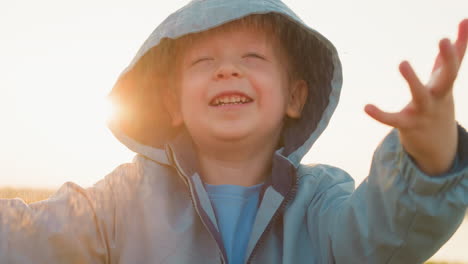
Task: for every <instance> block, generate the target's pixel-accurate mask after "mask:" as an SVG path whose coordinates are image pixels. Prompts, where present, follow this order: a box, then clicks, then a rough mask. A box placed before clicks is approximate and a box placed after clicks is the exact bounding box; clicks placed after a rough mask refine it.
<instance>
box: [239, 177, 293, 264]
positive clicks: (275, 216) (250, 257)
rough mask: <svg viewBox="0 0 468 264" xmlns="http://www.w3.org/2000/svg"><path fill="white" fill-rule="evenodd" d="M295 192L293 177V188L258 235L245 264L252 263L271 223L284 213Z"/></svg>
mask: <svg viewBox="0 0 468 264" xmlns="http://www.w3.org/2000/svg"><path fill="white" fill-rule="evenodd" d="M296 191H297V177H294V184H293V186H292V187H291V189H290V190H289V191H288V193H287V195H286V198H285V199H284V200H283V202H282V203H281V205H280V207H279V208H278V210H276V212H275V214H274V215H273V216H272V217H271V220H270V222H269V223H268V225H267V227H266V228H265V230H263V233H262V234H261V235H260V238H259V239H258V241H257V243H256V244H255V246H254V248H253V250H252V252H251V253H250V256H249V258H248V259H247V261H246V262H245V263H246V264H251V263H252V261H253V257H254V256H255V253H256V251H258V249H259V248H260V246H261V245H262V244H263V241H264V240H265V237H266V236H265V234H267V233H268V232H269V231H270V229H271V228H272V226H273V223H274V222H275V221H276V219H277V218H278V216H279V215H280V214H281V213H283V212H284V209H285V207H286V205H287V204H288V203H289V202H290V201H291V200H292V199H293V198H294V196H295V195H296Z"/></svg>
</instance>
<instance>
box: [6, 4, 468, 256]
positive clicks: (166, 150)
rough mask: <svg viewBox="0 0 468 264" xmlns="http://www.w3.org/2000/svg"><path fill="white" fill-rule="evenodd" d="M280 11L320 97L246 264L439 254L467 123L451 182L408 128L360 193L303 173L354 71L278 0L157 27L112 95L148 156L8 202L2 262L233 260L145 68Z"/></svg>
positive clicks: (284, 155) (276, 169) (379, 159)
mask: <svg viewBox="0 0 468 264" xmlns="http://www.w3.org/2000/svg"><path fill="white" fill-rule="evenodd" d="M272 12H273V13H277V14H279V15H280V16H281V17H283V18H284V19H287V20H288V21H290V24H291V27H294V28H295V29H296V30H297V32H299V33H298V34H299V36H297V38H293V39H292V40H291V41H296V42H301V43H302V44H303V45H304V46H305V47H306V49H309V50H310V52H307V53H306V54H304V70H305V72H308V71H310V72H311V74H310V76H309V77H310V78H309V79H307V81H308V83H309V87H310V91H309V95H313V98H314V101H313V102H312V101H311V100H310V98H311V96H309V99H308V101H307V103H306V105H305V108H304V112H303V116H302V118H301V119H300V120H299V121H297V122H291V123H288V124H287V125H286V128H285V130H284V131H283V143H284V144H283V147H282V148H281V149H279V150H278V151H277V152H276V154H275V155H274V157H273V168H272V173H271V176H270V177H269V178H268V180H267V182H266V183H265V186H264V189H263V190H262V193H261V202H260V205H259V209H258V213H257V216H256V218H255V222H254V226H253V231H252V234H251V237H250V241H249V243H248V246H247V253H246V262H247V263H262V264H266V263H268V264H275V263H291V264H292V263H398V264H400V263H421V262H423V261H424V260H426V259H428V258H429V257H430V256H431V255H432V254H434V253H435V252H436V251H437V249H438V248H439V247H440V246H441V245H442V244H443V243H444V242H445V241H447V239H448V238H449V237H450V236H451V235H452V234H453V233H454V232H455V230H456V229H457V227H458V226H459V224H460V223H461V221H462V219H463V217H464V215H465V211H466V207H467V205H468V140H467V139H468V136H467V133H466V131H465V130H464V129H462V128H461V127H460V128H459V144H458V154H457V155H458V165H457V166H455V167H454V168H453V169H452V170H451V171H450V172H448V173H447V174H445V175H443V176H441V177H429V176H427V175H425V174H424V173H422V172H421V171H420V170H419V169H418V168H417V167H416V166H415V164H414V163H413V162H412V160H411V158H410V157H409V156H408V155H407V154H406V153H405V151H404V150H403V149H402V146H401V144H400V141H399V138H398V133H397V132H396V131H392V132H391V133H390V134H389V135H388V136H387V137H386V138H385V139H384V140H383V142H382V144H381V145H380V146H379V147H378V148H377V150H376V152H375V155H374V158H373V161H372V167H371V170H370V174H369V176H368V178H367V179H366V180H365V181H364V182H363V183H362V184H361V185H360V186H359V188H357V189H356V190H355V188H354V182H353V180H352V178H351V177H350V176H349V175H348V174H347V173H346V172H344V171H342V170H340V169H338V168H335V167H332V166H328V165H321V164H314V165H303V164H301V163H300V161H301V159H302V157H303V156H304V155H305V154H306V153H307V151H308V150H309V149H310V148H311V146H312V144H313V143H314V142H315V141H316V139H317V138H318V136H319V135H320V134H321V133H322V132H323V130H324V129H325V127H326V126H327V123H328V121H329V119H330V117H331V115H332V113H333V111H334V109H335V107H336V105H337V102H338V98H339V93H340V88H341V83H342V77H341V76H342V75H341V66H340V62H339V58H338V55H337V52H336V50H335V48H334V47H333V45H332V44H331V43H330V42H329V41H328V40H327V39H326V38H324V37H323V36H321V35H320V34H319V33H317V32H316V31H314V30H313V29H310V28H309V27H307V26H306V25H305V24H304V23H303V22H302V21H301V20H300V19H299V18H298V17H297V16H296V15H295V14H294V13H293V12H292V11H291V10H290V9H289V8H288V7H286V6H285V5H284V4H283V3H282V2H280V1H278V0H198V1H192V2H190V3H189V4H188V5H187V6H185V7H184V8H182V9H180V10H178V11H177V12H175V13H174V14H172V15H170V16H169V17H168V18H167V19H166V20H165V21H164V22H163V23H162V24H161V25H160V26H159V27H158V28H156V30H155V31H154V32H153V33H152V34H151V35H150V37H149V38H148V39H147V41H146V42H145V43H144V44H143V46H142V47H141V49H140V51H139V52H138V54H137V55H136V57H135V59H134V60H133V61H132V62H131V63H130V65H129V66H128V68H127V69H126V70H125V71H124V72H123V73H122V75H121V76H120V78H119V80H118V81H117V83H116V85H115V87H114V89H113V91H112V93H111V97H112V98H113V99H114V100H115V101H116V102H118V103H119V104H121V106H122V109H124V111H122V113H121V115H120V116H119V118H118V119H116V120H115V121H114V122H113V123H111V124H110V128H111V130H112V131H113V133H114V135H115V136H116V137H117V138H118V139H119V140H120V141H121V142H122V143H123V144H125V145H126V146H127V147H129V148H130V149H131V150H133V151H135V152H136V153H138V154H137V155H136V157H135V159H134V160H133V162H132V163H129V164H124V165H121V166H120V167H118V168H117V169H115V170H114V171H113V172H112V173H110V174H109V175H107V176H106V177H105V178H104V179H103V180H101V181H100V182H98V183H96V184H95V185H94V186H93V187H91V188H88V189H84V188H81V187H79V186H77V185H75V184H73V183H66V184H64V185H63V186H62V188H60V190H59V191H58V192H57V193H55V194H54V195H53V196H52V197H51V198H50V199H48V200H45V201H41V202H37V203H33V204H30V205H26V204H25V203H24V202H22V201H21V200H19V199H12V200H0V263H204V264H211V263H226V261H225V259H226V254H225V252H224V249H223V246H222V240H221V237H220V234H219V232H218V228H217V223H216V218H215V216H214V213H213V208H212V207H211V203H210V200H209V198H208V196H207V193H206V192H205V190H204V188H203V183H202V182H201V178H200V176H199V175H198V173H197V170H196V164H195V163H196V162H195V159H196V158H195V155H194V153H193V147H192V142H191V141H190V137H189V136H188V135H187V133H186V132H184V131H176V130H174V129H173V128H171V126H170V124H169V117H168V115H167V114H166V112H165V111H164V109H163V108H162V105H163V104H162V103H161V101H160V100H161V97H160V96H158V91H159V88H161V87H163V86H164V81H165V78H164V76H158V75H157V74H153V75H151V78H153V79H152V81H151V82H148V72H149V71H148V69H146V68H145V65H146V64H145V63H144V62H145V60H147V59H148V56H149V55H148V54H156V55H157V54H158V52H162V51H161V50H163V49H160V46H161V45H159V44H160V43H162V42H164V41H169V40H168V39H175V38H178V37H180V36H183V35H185V34H188V33H194V32H200V31H204V30H207V29H209V28H213V27H216V26H218V25H221V24H223V23H226V22H229V21H232V20H235V19H239V18H241V17H244V16H247V15H250V14H264V13H272ZM150 50H151V51H152V52H148V51H150ZM312 54H315V55H314V56H312ZM155 58H157V56H155V57H151V56H149V59H155ZM313 65H315V68H313ZM314 73H315V74H314ZM313 76H315V77H313ZM317 76H318V78H317ZM313 78H315V79H313ZM312 80H314V83H313V84H314V85H311V81H312ZM155 83H156V84H158V85H159V86H158V85H156V86H158V87H152V86H151V87H150V84H152V85H154V84H155ZM83 166H86V165H83Z"/></svg>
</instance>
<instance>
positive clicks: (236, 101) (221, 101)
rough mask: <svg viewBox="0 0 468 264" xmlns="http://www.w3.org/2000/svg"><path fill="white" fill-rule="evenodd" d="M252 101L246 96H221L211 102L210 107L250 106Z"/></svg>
mask: <svg viewBox="0 0 468 264" xmlns="http://www.w3.org/2000/svg"><path fill="white" fill-rule="evenodd" d="M252 101H253V100H252V99H250V98H249V97H247V96H245V95H239V94H236V95H221V96H217V97H215V98H214V99H213V100H211V102H210V106H224V105H240V104H248V103H250V102H252Z"/></svg>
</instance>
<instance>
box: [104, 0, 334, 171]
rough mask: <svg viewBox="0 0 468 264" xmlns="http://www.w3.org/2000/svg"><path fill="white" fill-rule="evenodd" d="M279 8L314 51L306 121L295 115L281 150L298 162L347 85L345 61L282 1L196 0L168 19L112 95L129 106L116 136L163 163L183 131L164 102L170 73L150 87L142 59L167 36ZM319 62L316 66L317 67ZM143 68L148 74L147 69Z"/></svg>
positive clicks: (309, 57) (309, 56) (309, 58)
mask: <svg viewBox="0 0 468 264" xmlns="http://www.w3.org/2000/svg"><path fill="white" fill-rule="evenodd" d="M265 13H277V14H280V15H282V16H283V17H284V18H285V19H288V20H290V21H292V22H293V23H291V26H292V27H296V26H297V27H298V29H299V31H298V32H300V33H299V36H296V37H295V38H294V39H291V41H292V42H297V43H299V42H302V43H300V45H305V46H306V49H308V50H309V51H310V52H306V54H304V63H303V65H304V67H309V68H308V69H305V72H308V73H310V76H313V78H315V79H313V83H312V79H311V78H312V77H311V78H310V79H307V78H306V81H308V85H309V96H308V99H307V102H306V105H305V107H304V110H303V115H302V117H301V119H300V120H289V121H290V122H287V123H286V125H285V129H284V131H283V143H284V147H283V149H282V151H281V154H282V155H283V156H284V157H286V158H287V159H288V160H290V162H292V163H293V164H294V165H295V166H296V167H297V166H298V164H299V163H300V161H301V159H302V158H303V156H304V155H305V154H306V153H307V152H308V151H309V149H310V148H311V147H312V145H313V144H314V142H315V141H316V140H317V138H318V137H319V136H320V134H321V133H322V132H323V131H324V130H325V128H326V127H327V125H328V122H329V120H330V118H331V116H332V114H333V112H334V110H335V108H336V106H337V103H338V99H339V94H340V90H341V85H342V72H341V64H340V60H339V58H338V54H337V51H336V49H335V47H334V46H333V45H332V44H331V43H330V41H328V40H327V39H326V38H325V37H324V36H322V35H321V34H320V33H318V32H317V31H315V30H314V29H312V28H310V27H308V26H307V25H305V24H304V23H303V22H302V20H301V19H300V18H299V17H298V16H297V15H296V14H295V13H294V12H293V11H291V10H290V9H289V8H288V7H287V6H286V5H285V4H284V3H283V2H281V1H279V0H236V1H233V0H229V1H227V0H194V1H191V2H190V3H188V4H187V5H186V6H184V7H183V8H181V9H179V10H178V11H176V12H175V13H173V14H171V15H170V16H169V17H167V18H166V20H164V21H163V22H162V23H161V24H160V25H159V26H158V27H157V28H156V29H155V30H154V31H153V33H152V34H151V35H150V36H149V37H148V39H147V40H146V41H145V43H144V44H143V45H142V47H141V48H140V50H139V51H138V53H137V54H136V56H135V58H134V59H133V60H132V61H131V63H130V64H129V66H128V67H127V68H126V69H125V70H124V71H123V73H122V74H121V75H120V77H119V79H118V81H117V83H116V84H115V86H114V88H113V90H112V92H111V95H110V96H111V98H112V100H114V102H116V103H117V105H119V106H120V107H121V109H125V110H123V111H121V112H119V114H117V116H116V118H115V119H114V120H113V121H111V122H110V123H109V127H110V129H111V130H112V132H113V133H114V135H115V136H116V137H117V138H118V139H119V140H120V141H121V142H122V143H123V144H125V145H126V146H127V147H128V148H130V149H131V150H133V151H135V152H137V153H140V154H142V155H144V156H147V157H149V158H151V159H153V160H157V161H159V162H164V161H165V154H164V145H165V144H166V143H167V142H168V141H169V140H170V139H171V138H173V137H175V136H176V135H177V133H178V132H177V131H175V130H174V129H173V128H172V127H171V125H170V119H169V116H168V114H167V112H166V110H165V109H164V107H163V103H162V101H161V96H158V92H157V91H158V88H161V86H164V76H154V75H152V76H151V77H150V78H152V80H153V83H156V86H160V87H150V84H149V82H148V81H147V80H145V79H148V78H149V77H148V76H146V77H145V75H144V72H147V71H148V69H144V67H145V66H144V63H141V61H142V58H144V57H145V56H147V54H148V53H149V51H150V50H151V49H156V53H157V52H158V51H157V49H158V45H159V44H160V43H161V41H162V40H164V39H177V38H179V37H181V36H184V35H186V34H190V33H196V32H201V31H205V30H208V29H211V28H214V27H217V26H220V25H222V24H225V23H227V22H230V21H233V20H236V19H240V18H242V17H245V16H248V15H252V14H265ZM312 67H314V68H312ZM142 72H143V74H142Z"/></svg>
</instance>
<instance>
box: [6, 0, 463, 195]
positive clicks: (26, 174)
mask: <svg viewBox="0 0 468 264" xmlns="http://www.w3.org/2000/svg"><path fill="white" fill-rule="evenodd" d="M186 2H187V1H185V0H172V1H164V4H163V5H162V4H161V1H154V0H153V1H144V0H135V1H115V0H113V1H107V0H106V1H94V0H81V1H59V0H43V1H32V0H29V1H25V0H19V1H1V2H0V72H1V75H0V92H1V93H0V122H1V123H0V172H1V173H0V187H1V186H11V185H13V186H33V187H39V186H40V187H44V186H46V187H58V186H60V185H61V184H62V183H64V182H66V181H73V182H76V183H78V184H80V185H83V186H89V185H91V184H93V183H94V182H96V181H98V180H99V179H101V178H103V177H104V176H105V175H106V174H107V173H109V172H110V171H112V170H113V169H114V168H115V167H116V166H117V165H118V164H121V163H123V162H126V161H130V160H131V158H132V157H133V153H131V152H130V151H128V150H127V149H126V148H125V147H124V146H123V145H121V144H120V143H119V142H118V141H117V140H116V139H114V137H113V136H112V135H111V133H110V132H109V130H108V129H107V128H106V125H105V118H106V107H107V106H106V101H105V97H106V95H107V94H108V92H109V91H110V89H111V88H112V86H113V84H114V82H115V81H116V79H117V77H118V75H119V74H120V72H121V71H122V70H123V69H124V67H125V66H126V65H127V64H128V63H129V62H130V60H131V58H132V57H133V55H134V54H135V53H136V51H137V49H138V48H139V46H140V45H141V44H142V42H143V41H144V40H145V39H146V37H147V36H148V35H149V34H150V33H151V31H152V30H153V29H154V27H155V26H156V25H157V24H159V23H160V22H161V21H162V20H163V19H164V18H165V17H166V16H167V15H168V14H169V13H171V12H172V11H174V10H176V9H177V8H178V7H180V6H182V5H183V4H184V3H186ZM285 2H286V3H287V4H288V5H290V6H291V7H292V8H293V10H295V11H296V12H297V13H298V14H299V15H300V16H301V17H302V18H303V19H304V20H305V21H306V22H307V23H308V24H309V25H311V26H312V27H314V28H315V29H317V30H319V31H320V32H322V33H323V34H324V35H325V36H327V37H328V38H329V39H330V40H331V41H332V42H333V43H335V45H336V47H337V49H338V51H339V53H340V55H341V59H342V63H343V69H344V87H343V93H342V97H341V98H342V100H341V102H340V104H339V106H338V109H337V111H336V114H335V116H334V118H333V119H332V121H331V123H330V126H329V128H328V129H327V130H326V131H325V133H324V134H323V136H322V137H321V138H320V139H319V141H318V142H317V143H316V145H315V146H314V148H313V150H312V152H311V153H309V154H308V155H307V156H306V158H305V160H304V162H308V163H310V162H313V163H318V162H323V163H328V164H333V165H335V166H338V167H341V168H344V169H345V170H347V171H348V172H349V173H350V174H351V175H352V176H353V177H355V179H356V181H357V182H361V181H362V180H363V179H364V177H365V176H366V175H367V172H368V169H369V165H370V159H371V156H372V153H373V151H374V149H375V147H376V146H377V144H378V143H379V141H380V140H381V139H382V138H383V137H384V135H385V134H386V133H387V132H388V130H389V129H388V128H387V127H385V126H383V125H380V124H378V123H377V122H375V121H373V120H371V119H370V118H369V117H367V116H366V115H365V113H364V112H363V110H362V109H363V107H364V105H365V104H366V103H369V102H372V103H376V104H377V105H380V106H382V108H384V109H386V110H397V109H399V108H401V107H402V106H404V105H405V104H406V102H407V101H408V99H409V92H408V89H407V86H406V83H405V82H404V81H403V79H402V78H401V77H400V75H399V73H398V70H397V65H398V63H399V62H400V61H401V60H402V59H409V60H410V62H412V64H413V65H414V66H415V68H416V70H417V72H419V73H420V74H421V76H423V77H424V79H426V78H427V77H428V76H429V71H430V69H431V67H432V64H433V60H434V57H435V55H436V53H437V43H438V40H439V39H440V38H442V37H452V38H453V37H455V34H456V30H457V25H458V22H459V21H461V19H462V18H464V17H468V1H466V0H447V1H438V0H433V1H430V0H417V1H416V0H413V1H407V0H394V1H375V0H354V1H348V0H342V1H338V0H327V1H324V0H322V1H310V0H307V1H299V0H289V1H285ZM455 97H456V99H455V100H456V110H457V117H458V120H459V122H460V123H461V124H463V125H464V126H468V104H467V103H466V102H467V98H468V65H467V63H466V62H465V63H464V65H463V67H462V69H461V73H460V77H459V79H458V81H457V83H456V86H455Z"/></svg>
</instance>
